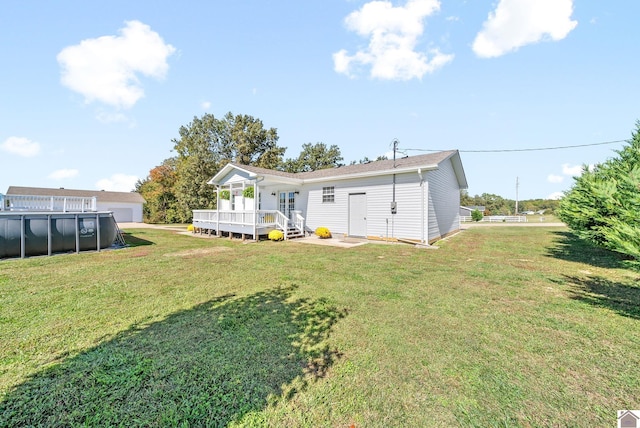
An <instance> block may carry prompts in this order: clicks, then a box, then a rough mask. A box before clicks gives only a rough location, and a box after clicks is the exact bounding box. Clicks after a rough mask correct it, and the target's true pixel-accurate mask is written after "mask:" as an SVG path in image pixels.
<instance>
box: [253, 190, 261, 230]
mask: <svg viewBox="0 0 640 428" xmlns="http://www.w3.org/2000/svg"><path fill="white" fill-rule="evenodd" d="M259 190H260V189H258V181H257V180H256V181H255V183H253V240H254V241H257V240H258V197H259V195H260V193H258V191H259Z"/></svg>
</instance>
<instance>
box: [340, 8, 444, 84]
mask: <svg viewBox="0 0 640 428" xmlns="http://www.w3.org/2000/svg"><path fill="white" fill-rule="evenodd" d="M439 9H440V2H439V1H438V0H408V1H407V3H406V5H405V6H397V7H394V6H393V4H392V3H391V2H390V1H371V2H369V3H366V4H365V5H364V6H362V8H360V9H359V10H356V11H354V12H351V13H350V14H349V15H348V16H347V17H346V18H345V25H346V27H347V29H349V30H351V31H354V32H355V33H357V34H358V35H360V36H362V37H365V38H368V39H369V45H368V46H367V47H366V48H364V49H361V50H359V51H357V52H356V53H355V54H353V55H349V53H348V52H347V50H346V49H341V50H340V51H338V52H336V53H334V54H333V64H334V70H335V71H336V72H337V73H342V74H346V75H347V76H349V77H355V71H354V69H356V68H357V67H359V66H365V67H370V68H371V71H370V75H371V77H373V78H378V79H388V80H409V79H413V78H422V76H424V74H425V73H432V72H434V71H435V70H437V69H439V68H441V67H443V66H444V65H445V64H447V63H449V62H450V61H452V60H453V55H448V54H443V53H441V52H440V51H439V50H438V49H437V48H433V49H429V51H428V52H426V53H425V52H418V51H416V45H417V44H418V41H419V38H420V36H421V35H422V33H423V31H424V22H423V21H424V19H425V18H426V17H428V16H430V15H432V14H433V13H435V12H437V11H438V10H439Z"/></svg>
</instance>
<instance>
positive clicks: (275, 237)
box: [269, 229, 284, 241]
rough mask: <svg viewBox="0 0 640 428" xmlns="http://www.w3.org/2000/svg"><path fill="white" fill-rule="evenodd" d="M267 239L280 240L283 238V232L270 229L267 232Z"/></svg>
mask: <svg viewBox="0 0 640 428" xmlns="http://www.w3.org/2000/svg"><path fill="white" fill-rule="evenodd" d="M269 239H271V240H272V241H282V240H284V233H282V231H281V230H277V229H276V230H272V231H271V232H269Z"/></svg>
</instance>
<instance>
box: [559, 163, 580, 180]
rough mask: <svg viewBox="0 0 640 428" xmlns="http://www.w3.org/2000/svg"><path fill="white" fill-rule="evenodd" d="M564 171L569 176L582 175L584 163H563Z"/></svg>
mask: <svg viewBox="0 0 640 428" xmlns="http://www.w3.org/2000/svg"><path fill="white" fill-rule="evenodd" d="M562 173H563V174H564V175H568V176H569V177H578V176H580V175H582V165H569V164H568V163H565V164H562Z"/></svg>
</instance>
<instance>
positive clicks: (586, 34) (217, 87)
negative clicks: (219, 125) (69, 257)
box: [0, 0, 640, 200]
mask: <svg viewBox="0 0 640 428" xmlns="http://www.w3.org/2000/svg"><path fill="white" fill-rule="evenodd" d="M638 16H640V2H623V1H620V0H615V1H611V2H603V1H599V0H487V1H485V0H473V1H462V0H440V1H438V0H409V1H356V0H322V1H320V0H305V1H287V0H282V1H270V0H238V1H234V2H221V1H210V0H209V1H196V0H193V1H184V2H176V1H165V0H154V1H146V0H137V1H134V2H133V1H129V0H126V1H119V0H111V1H109V2H86V1H79V0H74V1H70V0H58V1H55V2H52V1H48V0H46V1H45V0H33V1H30V0H25V1H13V0H12V1H6V2H3V7H2V11H1V12H0V57H1V58H2V59H3V61H2V63H3V66H2V67H0V193H4V192H6V189H7V188H8V187H9V186H34V187H53V188H58V187H64V188H69V189H102V190H114V191H130V190H133V188H134V186H135V183H136V182H137V181H138V180H139V179H144V178H145V177H147V175H148V174H149V171H150V170H151V169H152V168H154V167H155V166H157V165H160V164H161V163H162V161H163V160H164V159H167V158H169V157H172V156H174V155H175V153H174V152H172V149H173V146H174V143H173V142H172V140H173V139H176V138H178V137H179V133H178V131H179V129H180V127H181V126H185V125H188V124H189V123H190V122H191V121H192V120H193V118H194V117H201V116H202V115H203V114H205V113H211V114H213V115H214V116H216V117H222V116H223V115H225V114H226V113H227V112H232V113H233V114H246V115H251V116H253V117H255V118H258V119H260V120H262V122H263V124H264V126H265V128H272V127H273V128H276V129H277V131H278V136H279V141H278V144H279V145H280V146H282V147H286V148H287V151H286V154H285V157H286V158H290V157H291V158H293V157H297V156H298V154H299V153H300V150H301V147H302V145H303V144H305V143H312V144H315V143H319V142H322V143H324V144H326V145H328V146H330V145H336V146H338V147H339V148H340V150H341V153H342V156H343V158H344V161H343V162H344V163H346V164H348V163H350V162H351V161H358V160H360V159H363V158H365V157H368V158H370V159H375V158H376V157H378V156H380V155H385V154H386V155H390V154H391V153H392V152H391V148H392V146H393V141H394V140H397V141H398V142H399V144H398V149H399V153H398V154H397V155H398V156H415V155H419V154H424V153H429V152H430V151H438V150H451V149H457V150H460V153H461V157H462V162H463V166H464V169H465V174H466V178H467V181H468V184H469V189H468V192H469V194H471V195H476V194H478V195H479V194H482V193H492V194H497V195H500V196H502V197H505V198H509V199H516V198H518V199H519V200H525V199H537V198H555V197H558V196H559V195H561V194H562V192H563V191H566V190H568V189H570V187H571V185H572V183H573V182H574V180H573V178H572V177H574V176H575V175H578V174H580V171H581V169H582V166H583V165H593V164H596V163H599V162H603V161H604V160H606V159H608V158H611V157H614V156H616V152H615V151H616V150H619V149H621V148H622V147H623V146H624V144H625V143H624V141H625V140H628V139H629V138H630V137H631V132H632V131H633V130H634V129H635V127H636V120H638V119H640V113H639V111H638V110H639V108H640V104H638V100H639V99H640V78H638V70H640V55H638V53H639V51H640V45H639V44H638V40H640V26H638V25H637V17H638ZM603 143H608V144H603ZM567 146H580V147H570V148H563V149H554V150H538V149H547V148H558V147H567ZM532 149H535V150H532ZM516 183H517V185H516Z"/></svg>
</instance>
